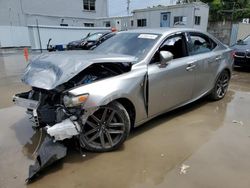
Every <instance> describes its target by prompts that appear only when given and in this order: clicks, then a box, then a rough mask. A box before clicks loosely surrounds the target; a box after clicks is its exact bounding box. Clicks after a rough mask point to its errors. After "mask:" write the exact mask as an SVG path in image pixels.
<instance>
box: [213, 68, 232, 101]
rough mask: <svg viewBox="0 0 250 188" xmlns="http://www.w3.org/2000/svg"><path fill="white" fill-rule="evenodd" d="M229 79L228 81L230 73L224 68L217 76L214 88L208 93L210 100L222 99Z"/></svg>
mask: <svg viewBox="0 0 250 188" xmlns="http://www.w3.org/2000/svg"><path fill="white" fill-rule="evenodd" d="M229 81H230V75H229V73H228V71H226V70H224V71H223V72H222V73H221V74H220V76H219V77H218V79H217V81H216V83H215V86H214V89H213V90H212V92H211V94H210V98H211V99H212V100H220V99H223V98H224V97H225V95H226V93H227V90H228V86H229Z"/></svg>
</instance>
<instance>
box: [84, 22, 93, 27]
mask: <svg viewBox="0 0 250 188" xmlns="http://www.w3.org/2000/svg"><path fill="white" fill-rule="evenodd" d="M94 26H95V24H94V23H84V27H94Z"/></svg>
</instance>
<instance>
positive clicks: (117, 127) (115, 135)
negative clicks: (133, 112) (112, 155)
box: [80, 102, 131, 152]
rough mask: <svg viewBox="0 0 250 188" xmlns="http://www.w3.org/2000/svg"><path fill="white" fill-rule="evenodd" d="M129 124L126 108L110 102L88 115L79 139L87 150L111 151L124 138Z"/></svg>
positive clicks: (127, 133)
mask: <svg viewBox="0 0 250 188" xmlns="http://www.w3.org/2000/svg"><path fill="white" fill-rule="evenodd" d="M130 126H131V125H130V118H129V115H128V112H127V111H126V109H125V108H124V107H123V106H122V105H121V104H120V103H118V102H112V103H110V104H108V105H106V106H102V107H100V108H99V109H98V110H97V111H96V112H95V113H94V114H93V115H91V116H90V117H88V119H87V121H86V123H85V125H83V127H82V134H81V135H80V139H81V142H82V143H83V144H84V145H85V148H86V149H87V150H89V151H94V152H106V151H112V150H115V149H117V148H118V147H119V146H120V145H121V144H122V143H123V142H124V141H125V140H126V138H127V136H128V135H129V132H130Z"/></svg>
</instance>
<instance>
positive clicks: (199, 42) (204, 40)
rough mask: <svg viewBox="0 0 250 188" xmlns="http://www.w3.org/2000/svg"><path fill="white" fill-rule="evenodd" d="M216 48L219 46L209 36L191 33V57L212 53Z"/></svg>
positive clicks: (189, 47) (189, 43)
mask: <svg viewBox="0 0 250 188" xmlns="http://www.w3.org/2000/svg"><path fill="white" fill-rule="evenodd" d="M216 46H217V44H216V43H215V42H214V41H212V39H210V38H209V37H208V36H206V35H203V34H201V33H190V39H189V42H188V52H189V55H197V54H202V53H207V52H211V51H212V50H213V49H214V48H215V47H216Z"/></svg>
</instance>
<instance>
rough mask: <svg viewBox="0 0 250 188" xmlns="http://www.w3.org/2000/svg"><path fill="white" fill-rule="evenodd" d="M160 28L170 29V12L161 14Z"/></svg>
mask: <svg viewBox="0 0 250 188" xmlns="http://www.w3.org/2000/svg"><path fill="white" fill-rule="evenodd" d="M161 27H170V12H164V13H161Z"/></svg>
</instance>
